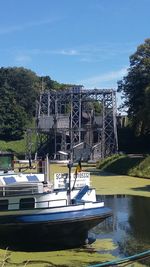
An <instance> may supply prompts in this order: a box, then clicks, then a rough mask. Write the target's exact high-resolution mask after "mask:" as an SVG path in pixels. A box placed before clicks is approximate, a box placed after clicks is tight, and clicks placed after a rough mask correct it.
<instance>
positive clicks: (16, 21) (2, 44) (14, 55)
mask: <svg viewBox="0 0 150 267" xmlns="http://www.w3.org/2000/svg"><path fill="white" fill-rule="evenodd" d="M149 12H150V0H0V65H1V67H8V66H17V67H19V66H23V67H25V68H28V69H31V70H33V71H35V72H36V73H37V74H38V75H44V76H45V75H49V76H50V77H51V78H52V79H53V80H56V81H58V82H62V83H75V84H82V85H83V86H84V87H85V88H91V89H92V88H116V87H117V81H118V80H119V79H121V78H122V77H123V75H125V74H126V72H127V68H128V67H129V56H130V55H131V54H133V53H134V52H135V51H136V48H137V46H138V45H140V44H142V43H143V42H144V40H145V39H146V38H149V37H150V15H149Z"/></svg>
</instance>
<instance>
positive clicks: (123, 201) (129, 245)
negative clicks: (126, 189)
mask: <svg viewBox="0 0 150 267" xmlns="http://www.w3.org/2000/svg"><path fill="white" fill-rule="evenodd" d="M97 198H98V200H100V199H101V196H98V197H97ZM103 200H104V201H105V205H106V206H109V207H111V208H112V210H113V217H112V218H108V219H107V220H106V221H104V222H103V223H101V224H100V225H98V226H97V227H95V228H94V229H93V230H92V234H94V235H95V236H96V238H97V239H102V238H111V239H112V241H113V242H114V243H115V244H116V245H117V249H115V250H114V251H111V253H112V254H113V255H115V256H121V257H124V256H130V255H133V254H136V253H140V252H142V251H145V250H149V249H150V198H145V197H138V196H105V197H104V199H103ZM149 261H150V260H149Z"/></svg>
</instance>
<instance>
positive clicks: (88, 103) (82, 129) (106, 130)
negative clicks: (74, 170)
mask: <svg viewBox="0 0 150 267" xmlns="http://www.w3.org/2000/svg"><path fill="white" fill-rule="evenodd" d="M95 106H98V109H100V111H98V113H97V110H96V108H95ZM37 131H38V135H40V134H42V135H43V134H44V135H46V136H47V137H48V138H50V139H53V142H52V144H53V146H54V149H53V150H54V153H55V154H56V153H57V152H58V151H59V150H63V151H68V152H73V150H74V147H76V146H78V145H80V144H84V145H83V146H84V147H85V144H86V145H88V146H89V147H90V148H91V154H92V153H93V151H94V149H95V148H98V147H99V148H100V152H99V155H98V156H99V157H102V158H104V157H106V156H108V155H111V154H113V153H115V152H116V151H117V150H118V140H117V128H116V92H115V91H114V90H112V89H83V87H82V86H75V87H72V88H69V89H66V90H61V91H54V90H50V91H44V92H41V94H40V101H39V103H38V110H37ZM50 150H51V148H50ZM50 153H51V152H50Z"/></svg>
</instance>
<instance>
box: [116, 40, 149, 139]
mask: <svg viewBox="0 0 150 267" xmlns="http://www.w3.org/2000/svg"><path fill="white" fill-rule="evenodd" d="M118 92H122V93H123V97H124V100H125V101H124V104H123V106H124V107H125V106H126V107H127V108H128V115H129V118H130V119H131V121H132V126H133V128H135V129H136V133H137V134H139V135H141V134H144V135H145V134H149V133H150V113H149V109H150V39H147V40H145V43H144V44H142V45H140V46H139V47H138V48H137V51H136V52H135V53H134V54H133V55H131V57H130V67H129V69H128V74H127V76H125V77H124V78H123V80H121V81H119V82H118Z"/></svg>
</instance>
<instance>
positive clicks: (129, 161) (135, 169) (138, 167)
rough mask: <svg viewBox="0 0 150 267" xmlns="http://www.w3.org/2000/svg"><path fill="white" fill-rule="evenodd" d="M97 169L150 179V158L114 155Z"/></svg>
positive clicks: (99, 164)
mask: <svg viewBox="0 0 150 267" xmlns="http://www.w3.org/2000/svg"><path fill="white" fill-rule="evenodd" d="M97 167H98V168H99V169H100V170H103V171H106V172H111V173H116V174H121V175H130V176H136V177H143V178H150V156H144V157H142V156H134V155H133V156H126V155H121V156H119V155H114V156H112V157H108V158H106V159H104V160H102V161H100V162H99V163H98V165H97Z"/></svg>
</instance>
